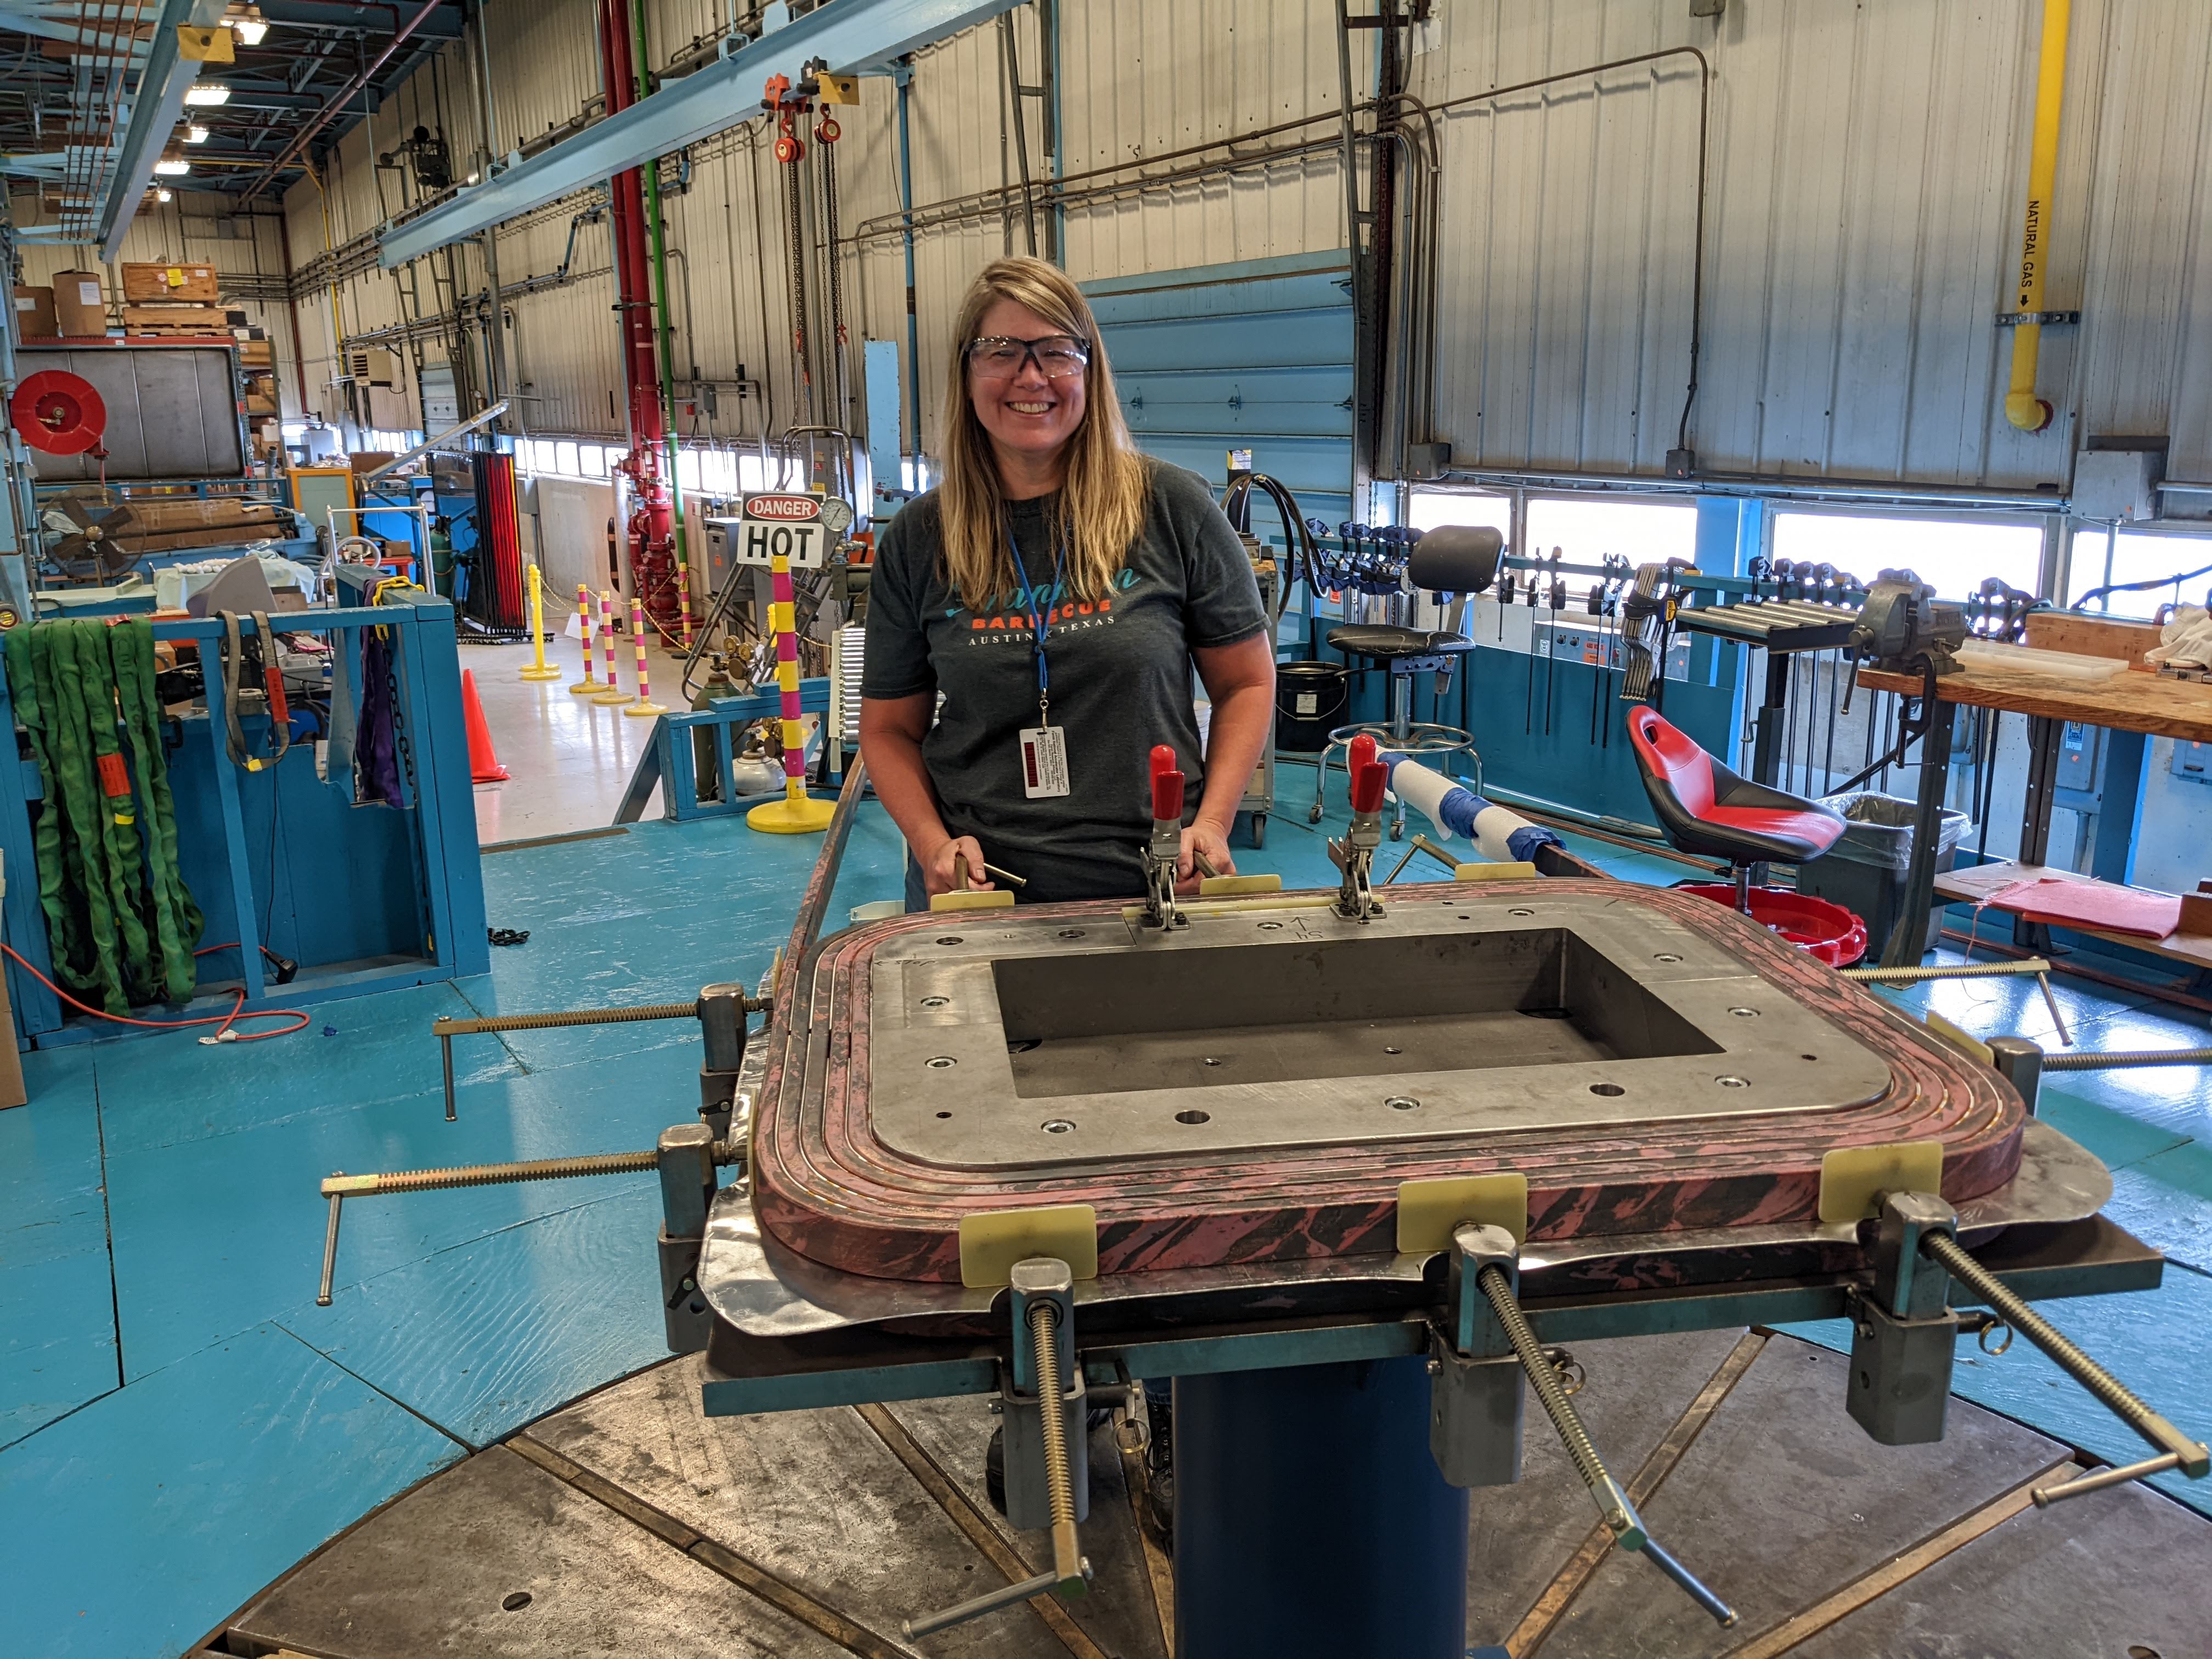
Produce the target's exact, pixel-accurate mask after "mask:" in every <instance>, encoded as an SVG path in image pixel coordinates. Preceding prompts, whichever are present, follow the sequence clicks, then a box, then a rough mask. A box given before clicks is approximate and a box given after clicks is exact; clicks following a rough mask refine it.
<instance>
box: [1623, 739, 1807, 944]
mask: <svg viewBox="0 0 2212 1659" xmlns="http://www.w3.org/2000/svg"><path fill="white" fill-rule="evenodd" d="M1628 737H1629V741H1630V742H1631V743H1632V744H1634V745H1635V747H1636V765H1637V769H1638V771H1640V772H1641V773H1642V774H1643V775H1644V793H1645V794H1647V795H1649V796H1650V798H1651V809H1652V811H1655V812H1656V813H1657V814H1658V815H1659V829H1660V832H1661V833H1662V835H1664V836H1666V837H1667V840H1668V842H1669V843H1670V844H1672V845H1673V846H1674V848H1677V849H1678V850H1680V851H1681V852H1685V853H1693V854H1697V855H1698V856H1699V857H1700V858H1711V859H1723V860H1727V862H1728V864H1729V868H1730V870H1731V871H1732V872H1734V876H1735V908H1737V909H1739V910H1741V912H1743V914H1744V915H1751V914H1752V913H1753V912H1752V902H1751V866H1753V865H1754V864H1765V863H1767V862H1769V861H1770V860H1772V861H1778V862H1780V863H1784V864H1802V863H1804V862H1805V861H1806V860H1808V859H1816V858H1818V857H1820V854H1823V853H1825V852H1826V851H1827V850H1828V849H1829V848H1831V847H1832V846H1834V845H1835V844H1836V838H1837V837H1838V836H1840V835H1842V834H1843V833H1844V821H1843V819H1842V818H1841V817H1838V816H1837V815H1836V814H1835V813H1833V812H1832V811H1829V810H1828V809H1827V808H1826V807H1825V806H1823V805H1820V802H1818V801H1815V800H1808V799H1805V797H1804V796H1802V795H1791V794H1785V793H1784V792H1783V791H1781V790H1779V789H1770V788H1768V787H1766V786H1765V784H1760V783H1753V782H1752V781H1751V780H1750V779H1748V778H1743V777H1738V776H1737V775H1735V773H1734V772H1731V771H1729V769H1728V768H1727V767H1725V766H1723V765H1722V764H1721V763H1719V762H1718V761H1717V760H1715V759H1714V758H1713V757H1711V755H1709V754H1707V753H1706V752H1705V750H1703V749H1701V748H1699V746H1698V745H1697V744H1695V743H1693V742H1692V741H1691V740H1690V739H1689V738H1686V737H1685V736H1684V735H1683V734H1682V733H1681V732H1680V731H1679V730H1677V729H1676V728H1675V727H1674V726H1670V725H1668V723H1667V721H1666V720H1662V718H1661V717H1660V716H1659V714H1657V713H1656V711H1654V710H1652V709H1650V708H1638V709H1636V710H1634V711H1633V712H1632V713H1631V714H1630V715H1629V717H1628Z"/></svg>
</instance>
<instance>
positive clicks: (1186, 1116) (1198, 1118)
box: [1176, 1111, 1212, 1123]
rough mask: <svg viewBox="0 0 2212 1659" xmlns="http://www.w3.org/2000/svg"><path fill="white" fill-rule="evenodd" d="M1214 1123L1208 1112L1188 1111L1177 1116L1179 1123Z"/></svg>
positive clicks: (1178, 1113)
mask: <svg viewBox="0 0 2212 1659" xmlns="http://www.w3.org/2000/svg"><path fill="white" fill-rule="evenodd" d="M1211 1121H1212V1114H1211V1113H1208V1112H1200V1111H1188V1112H1177V1113H1176V1122H1178V1123H1207V1122H1211Z"/></svg>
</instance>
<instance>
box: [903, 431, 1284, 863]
mask: <svg viewBox="0 0 2212 1659" xmlns="http://www.w3.org/2000/svg"><path fill="white" fill-rule="evenodd" d="M1146 465H1148V467H1149V468H1150V470H1151V473H1152V491H1151V494H1152V501H1151V505H1150V507H1149V508H1148V509H1147V511H1146V514H1145V520H1144V526H1143V528H1142V529H1140V530H1139V532H1138V534H1137V539H1136V541H1135V543H1134V544H1133V545H1132V546H1131V548H1130V550H1129V557H1128V562H1127V565H1126V566H1125V567H1124V568H1122V570H1121V573H1120V574H1118V575H1117V576H1116V577H1115V580H1114V583H1113V586H1112V591H1111V592H1110V593H1109V594H1108V595H1107V596H1106V597H1104V598H1103V599H1100V600H1098V601H1097V603H1091V602H1087V601H1077V600H1074V599H1071V598H1070V597H1069V596H1068V595H1067V593H1066V589H1065V585H1064V584H1059V583H1057V582H1056V578H1057V577H1058V575H1059V569H1060V562H1059V556H1058V552H1057V550H1055V549H1054V546H1053V544H1052V543H1051V541H1050V540H1049V538H1048V535H1047V532H1046V526H1047V522H1048V507H1050V505H1051V504H1052V501H1053V498H1052V497H1049V496H1047V497H1042V498H1040V499H1038V500H1035V501H1016V502H1013V503H1012V504H1011V505H1010V507H1009V509H1008V516H1009V520H1010V522H1011V527H1012V532H1013V536H1014V544H1015V546H1016V547H1017V548H1018V549H1019V550H1020V552H1021V557H1022V565H1023V568H1025V569H1026V570H1027V571H1028V573H1029V576H1030V581H1031V583H1032V584H1033V585H1034V586H1035V588H1036V609H1037V610H1038V611H1040V612H1048V615H1049V620H1048V625H1047V628H1046V630H1045V656H1046V664H1047V669H1048V675H1049V678H1050V680H1051V686H1052V723H1053V724H1054V726H1060V727H1061V728H1063V729H1064V731H1065V732H1066V743H1067V771H1068V793H1066V795H1064V796H1061V797H1059V798H1057V799H1044V800H1030V799H1027V798H1026V797H1025V796H1024V793H1023V790H1022V761H1021V752H1020V748H1019V741H1018V734H1019V733H1020V732H1021V731H1022V730H1023V729H1024V727H1027V726H1035V725H1036V723H1037V684H1036V659H1035V656H1034V654H1033V653H1032V651H1031V647H1030V605H1029V603H1028V597H1027V596H1026V595H1024V593H1022V592H1012V593H1003V594H1000V595H998V596H997V597H996V598H994V599H993V601H992V604H991V606H990V609H989V610H988V611H985V612H980V613H978V612H970V611H969V610H967V608H966V607H965V606H963V605H962V604H961V602H960V598H959V595H958V594H957V593H955V592H952V591H951V586H950V585H949V584H948V583H947V581H946V580H945V570H944V560H943V542H942V537H941V533H940V530H939V513H938V501H937V497H936V493H935V492H934V491H932V492H931V493H929V494H928V495H922V496H921V497H919V498H918V499H916V500H915V501H912V502H910V503H908V505H907V507H904V508H903V509H902V511H901V512H900V513H899V515H898V517H897V518H896V519H894V520H892V521H891V526H890V529H889V530H888V531H886V532H884V538H883V542H882V544H881V545H880V546H879V547H878V550H877V552H876V563H875V573H874V575H873V576H872V579H871V580H870V584H869V589H868V634H867V665H866V671H865V673H864V674H863V675H862V678H861V682H860V695H861V696H866V697H911V696H921V695H925V694H927V693H931V692H936V691H942V692H943V693H944V694H945V702H944V706H943V708H942V709H941V710H940V712H939V715H938V720H937V724H936V725H935V726H933V728H932V729H931V730H930V732H929V733H928V735H927V737H925V738H923V739H922V744H921V754H922V760H923V762H924V763H925V764H926V765H927V768H928V769H929V778H930V782H931V783H932V784H933V786H934V787H935V788H936V791H937V799H938V803H939V806H940V808H941V809H942V811H943V813H944V817H945V829H948V830H949V831H951V833H952V834H953V835H956V836H975V839H976V841H977V842H980V843H981V846H982V848H983V856H984V857H985V858H986V859H987V860H990V861H991V862H992V863H993V864H996V865H999V866H1002V867H1004V868H1006V869H1008V870H1011V871H1012V872H1014V873H1015V874H1016V875H1018V876H1026V877H1028V878H1029V885H1028V886H1027V887H1025V888H1023V889H1020V890H1018V893H1017V896H1018V897H1019V898H1021V899H1023V900H1024V901H1027V902H1054V901H1060V900H1070V899H1085V898H1122V897H1133V896H1136V895H1137V894H1138V893H1139V892H1140V891H1141V890H1142V888H1143V886H1144V863H1143V860H1142V859H1141V857H1140V856H1139V849H1140V848H1142V846H1143V844H1144V842H1145V840H1146V837H1147V836H1149V835H1150V833H1151V829H1152V805H1151V794H1150V781H1149V780H1150V767H1149V764H1148V757H1149V756H1150V754H1151V752H1152V745H1153V744H1159V743H1164V744H1170V745H1171V746H1172V747H1173V748H1174V750H1175V751H1176V757H1177V758H1178V759H1179V761H1180V762H1181V764H1182V771H1183V773H1184V775H1185V776H1186V777H1187V779H1188V783H1187V785H1186V787H1185V791H1184V795H1183V803H1184V805H1183V817H1184V821H1185V822H1186V823H1188V821H1189V819H1190V818H1191V817H1192V816H1193V815H1194V813H1195V812H1196V811H1197V806H1198V802H1199V799H1200V794H1201V792H1202V791H1203V789H1204V787H1205V779H1204V777H1203V775H1202V773H1201V769H1200V757H1199V741H1198V720H1197V717H1196V714H1194V711H1193V709H1192V707H1191V678H1190V677H1191V656H1190V653H1191V652H1192V651H1193V650H1194V649H1197V648H1199V647H1208V646H1219V645H1233V644H1235V643H1237V641H1240V640H1247V639H1249V638H1251V637H1252V636H1253V635H1255V634H1259V633H1261V632H1264V631H1265V629H1266V628H1267V615H1266V613H1265V612H1264V611H1262V610H1261V605H1260V590H1259V585H1258V583H1257V582H1256V581H1255V580H1254V578H1253V575H1252V567H1251V564H1250V562H1249V561H1248V560H1247V559H1246V557H1245V556H1244V549H1243V544H1242V543H1240V542H1239V541H1238V540H1237V532H1235V531H1233V530H1231V528H1230V527H1229V520H1226V519H1225V518H1224V517H1223V516H1222V514H1221V509H1220V508H1219V507H1217V506H1216V505H1214V501H1213V497H1212V495H1210V494H1208V493H1207V490H1206V484H1205V482H1204V481H1203V480H1202V479H1200V478H1199V477H1197V476H1196V475H1195V474H1194V473H1190V472H1186V471H1182V469H1181V468H1179V467H1174V466H1169V465H1164V464H1162V463H1158V462H1148V463H1147V464H1146ZM1056 588H1057V590H1058V598H1057V601H1056V602H1054V594H1055V590H1056ZM1002 885H1003V884H1002Z"/></svg>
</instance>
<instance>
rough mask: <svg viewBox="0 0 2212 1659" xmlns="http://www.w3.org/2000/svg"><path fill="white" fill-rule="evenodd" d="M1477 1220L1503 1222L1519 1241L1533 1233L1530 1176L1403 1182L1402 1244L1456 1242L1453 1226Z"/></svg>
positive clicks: (1425, 1246) (1422, 1249) (1419, 1248)
mask: <svg viewBox="0 0 2212 1659" xmlns="http://www.w3.org/2000/svg"><path fill="white" fill-rule="evenodd" d="M1470 1222H1474V1223H1477V1224H1479V1225H1483V1226H1488V1227H1503V1228H1504V1229H1505V1231H1508V1232H1510V1233H1511V1234H1512V1235H1513V1242H1514V1243H1516V1244H1517V1243H1520V1242H1521V1241H1522V1239H1524V1238H1526V1237H1528V1176H1524V1175H1522V1174H1521V1173H1520V1172H1519V1171H1518V1170H1507V1171H1506V1172H1505V1173H1504V1174H1503V1175H1480V1176H1443V1177H1442V1178H1440V1179H1438V1180H1436V1181H1401V1182H1399V1183H1398V1249H1400V1250H1401V1252H1406V1251H1416V1252H1419V1253H1420V1254H1422V1255H1427V1254H1428V1253H1429V1252H1430V1251H1432V1250H1443V1249H1450V1248H1451V1236H1452V1230H1453V1229H1454V1228H1456V1227H1464V1226H1466V1225H1468V1223H1470Z"/></svg>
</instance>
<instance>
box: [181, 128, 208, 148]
mask: <svg viewBox="0 0 2212 1659" xmlns="http://www.w3.org/2000/svg"><path fill="white" fill-rule="evenodd" d="M207 141H208V130H207V129H206V128H205V127H197V126H194V127H186V128H185V143H188V144H204V143H207Z"/></svg>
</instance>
